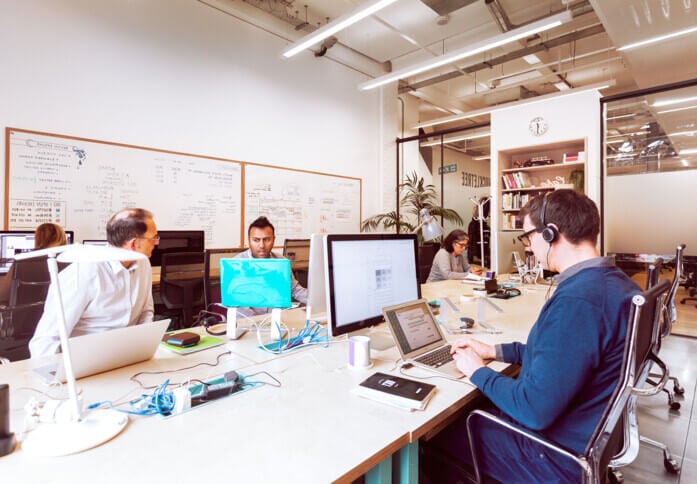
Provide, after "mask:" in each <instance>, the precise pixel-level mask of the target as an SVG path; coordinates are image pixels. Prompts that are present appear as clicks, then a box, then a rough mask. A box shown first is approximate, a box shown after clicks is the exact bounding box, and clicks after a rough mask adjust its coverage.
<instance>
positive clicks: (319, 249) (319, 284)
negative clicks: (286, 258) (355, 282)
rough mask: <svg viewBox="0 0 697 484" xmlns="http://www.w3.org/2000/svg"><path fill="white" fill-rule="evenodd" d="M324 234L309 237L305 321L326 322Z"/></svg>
mask: <svg viewBox="0 0 697 484" xmlns="http://www.w3.org/2000/svg"><path fill="white" fill-rule="evenodd" d="M325 237H326V235H324V234H312V236H310V263H309V266H308V269H307V319H308V320H311V321H312V320H314V321H316V320H320V321H326V319H327V291H326V278H325V276H324V239H325Z"/></svg>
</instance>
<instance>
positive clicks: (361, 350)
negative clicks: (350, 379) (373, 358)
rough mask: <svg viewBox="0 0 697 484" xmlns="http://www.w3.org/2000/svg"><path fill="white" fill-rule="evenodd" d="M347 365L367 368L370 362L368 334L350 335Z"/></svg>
mask: <svg viewBox="0 0 697 484" xmlns="http://www.w3.org/2000/svg"><path fill="white" fill-rule="evenodd" d="M348 343H349V353H348V366H349V367H350V368H368V367H370V366H371V364H372V363H371V362H370V338H369V337H368V336H351V337H350V338H349V340H348Z"/></svg>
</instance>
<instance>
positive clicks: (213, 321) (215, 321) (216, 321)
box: [203, 316, 224, 327]
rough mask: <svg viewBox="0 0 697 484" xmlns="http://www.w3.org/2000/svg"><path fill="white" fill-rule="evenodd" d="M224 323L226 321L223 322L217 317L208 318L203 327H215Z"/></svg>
mask: <svg viewBox="0 0 697 484" xmlns="http://www.w3.org/2000/svg"><path fill="white" fill-rule="evenodd" d="M222 322H224V319H223V321H221V320H220V319H219V318H216V317H215V316H208V317H206V319H204V320H203V325H204V326H205V327H208V326H215V325H216V324H221V323H222Z"/></svg>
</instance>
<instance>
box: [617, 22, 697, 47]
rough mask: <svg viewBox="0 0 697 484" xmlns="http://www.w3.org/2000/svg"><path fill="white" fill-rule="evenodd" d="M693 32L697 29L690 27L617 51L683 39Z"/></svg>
mask: <svg viewBox="0 0 697 484" xmlns="http://www.w3.org/2000/svg"><path fill="white" fill-rule="evenodd" d="M693 32H697V27H690V28H689V29H685V30H678V31H677V32H672V33H670V34H666V35H659V36H657V37H651V38H650V39H645V40H642V41H639V42H634V43H633V44H627V45H623V46H622V47H619V48H618V49H617V50H618V51H621V50H630V49H635V48H637V47H644V46H645V45H649V44H655V43H656V42H663V41H664V40H668V39H674V38H675V37H681V36H683V35H687V34H691V33H693Z"/></svg>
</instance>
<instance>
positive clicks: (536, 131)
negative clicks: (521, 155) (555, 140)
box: [528, 116, 548, 136]
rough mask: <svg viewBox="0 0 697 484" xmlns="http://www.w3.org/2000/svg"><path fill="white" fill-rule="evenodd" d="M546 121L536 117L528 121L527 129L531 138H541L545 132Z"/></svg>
mask: <svg viewBox="0 0 697 484" xmlns="http://www.w3.org/2000/svg"><path fill="white" fill-rule="evenodd" d="M547 128H548V126H547V121H545V119H544V118H543V117H540V116H537V117H535V118H532V119H531V120H530V124H529V125H528V129H530V133H531V134H532V135H533V136H542V135H543V134H545V133H546V132H547Z"/></svg>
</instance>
